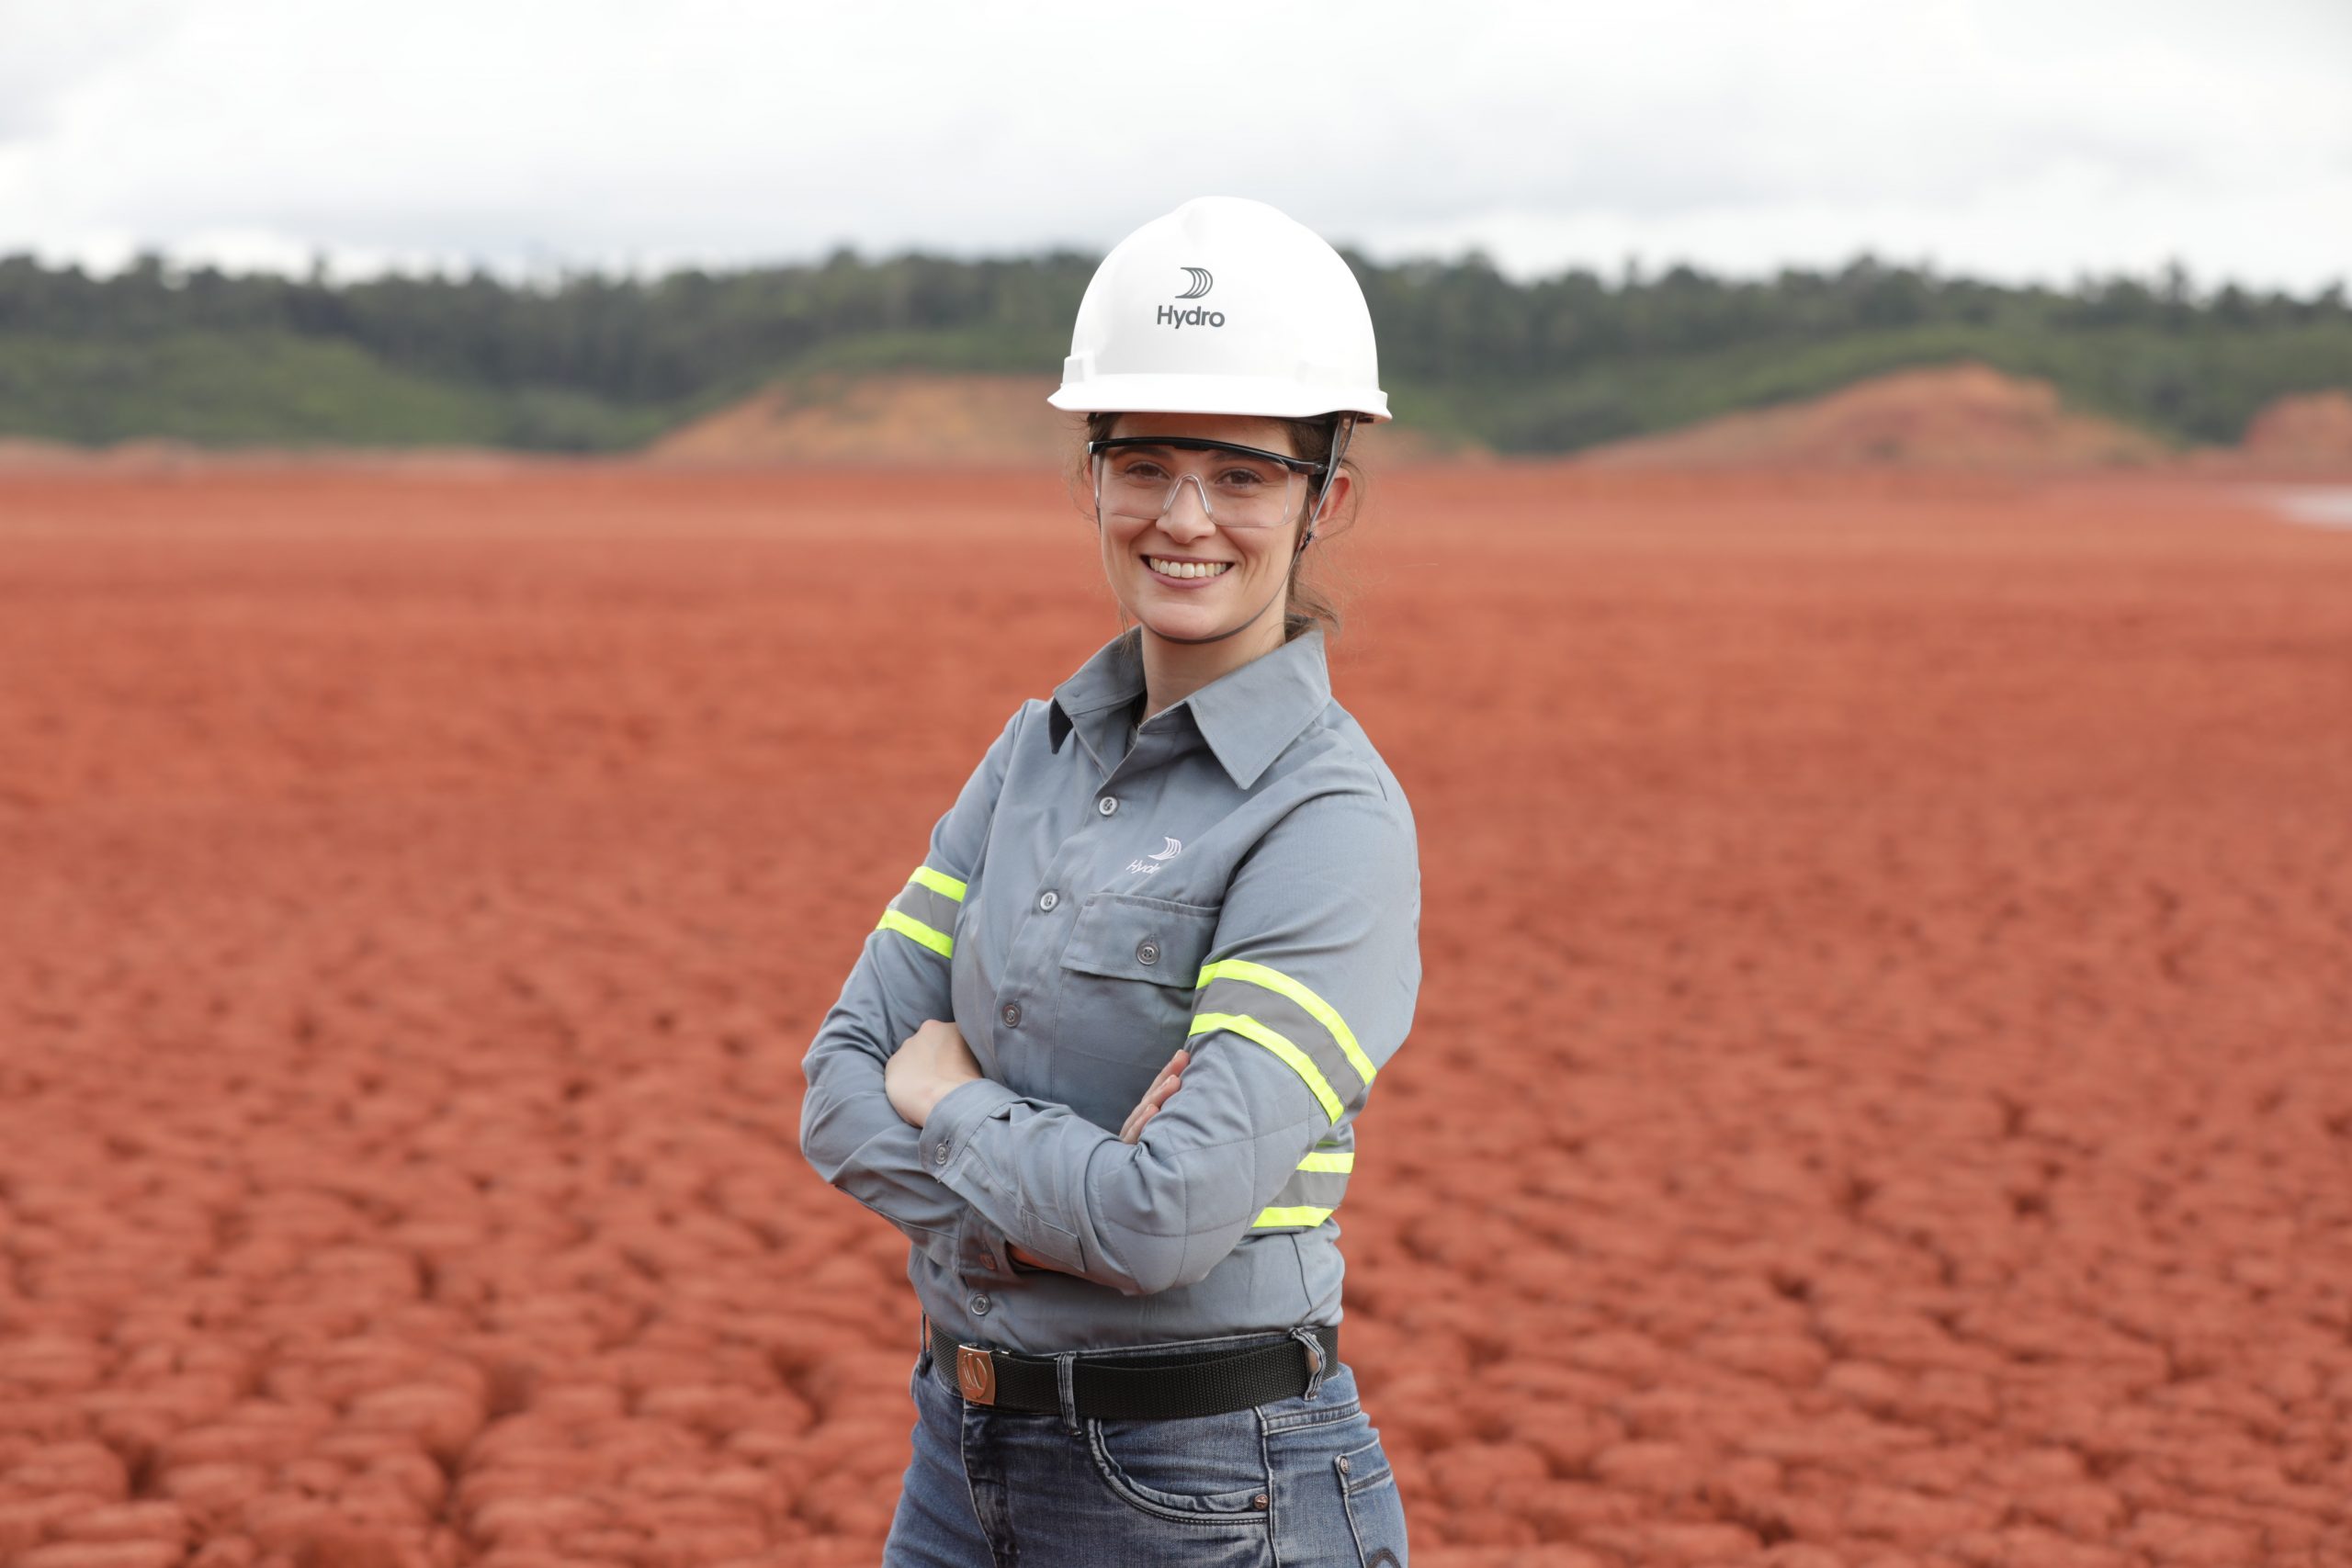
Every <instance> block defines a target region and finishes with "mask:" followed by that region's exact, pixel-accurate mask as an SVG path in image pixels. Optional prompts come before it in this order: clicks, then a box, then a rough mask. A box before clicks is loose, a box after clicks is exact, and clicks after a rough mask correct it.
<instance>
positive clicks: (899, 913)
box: [876, 882, 963, 958]
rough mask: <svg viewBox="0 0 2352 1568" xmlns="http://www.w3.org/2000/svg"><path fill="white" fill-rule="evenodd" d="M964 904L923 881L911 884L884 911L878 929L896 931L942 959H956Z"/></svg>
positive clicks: (902, 889)
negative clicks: (958, 919) (959, 917)
mask: <svg viewBox="0 0 2352 1568" xmlns="http://www.w3.org/2000/svg"><path fill="white" fill-rule="evenodd" d="M962 907H963V906H962V905H961V904H960V903H959V902H958V901H957V900H956V899H954V898H950V897H947V896H946V895H945V894H944V893H941V892H939V891H937V890H936V889H934V888H932V887H927V886H924V885H923V884H922V883H920V882H910V883H908V884H907V885H906V886H904V887H901V888H900V889H899V896H898V897H896V898H893V899H891V900H890V906H889V908H888V909H886V910H885V911H884V912H883V915H882V921H881V924H880V926H879V927H877V928H876V929H877V930H883V931H897V932H898V933H899V935H901V936H903V937H906V938H908V939H909V940H910V941H912V942H916V943H917V944H919V945H921V946H923V947H927V948H929V949H931V950H932V951H933V953H938V954H939V955H940V956H941V957H942V958H947V957H952V956H954V953H955V947H956V913H957V911H958V910H959V909H961V908H962Z"/></svg>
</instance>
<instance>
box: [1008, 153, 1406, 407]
mask: <svg viewBox="0 0 2352 1568" xmlns="http://www.w3.org/2000/svg"><path fill="white" fill-rule="evenodd" d="M1046 401H1047V402H1049V403H1051V404H1053V405H1054V407H1056V408H1057V409H1069V410H1072V411H1075V412H1080V413H1146V412H1148V413H1232V414H1258V415H1262V416H1264V417H1267V418H1271V419H1307V418H1312V417H1313V416H1315V415H1317V414H1328V413H1354V414H1361V415H1363V416H1364V417H1365V418H1367V419H1373V420H1385V419H1387V418H1389V417H1390V415H1389V412H1388V394H1387V393H1385V392H1384V391H1382V390H1381V389H1380V367H1379V363H1378V358H1377V356H1376V355H1375V354H1374V350H1373V341H1372V312H1371V310H1368V309H1366V308H1365V305H1364V302H1363V287H1362V286H1361V285H1359V284H1358V283H1357V282H1356V277H1355V274H1354V273H1352V272H1351V271H1349V270H1348V264H1347V263H1346V262H1345V261H1343V260H1342V259H1340V253H1339V252H1337V251H1335V250H1333V249H1332V248H1331V247H1330V245H1329V243H1326V242H1325V241H1324V239H1323V238H1322V236H1321V235H1319V234H1317V233H1316V232H1315V231H1313V230H1311V229H1309V228H1307V227H1306V225H1305V224H1302V223H1298V222H1295V221H1294V220H1291V219H1290V218H1287V217H1285V216H1283V214H1282V213H1281V212H1279V211H1277V210H1276V209H1273V208H1271V207H1269V206H1267V205H1266V204H1265V203H1264V202H1262V201H1246V200H1243V199H1242V198H1241V197H1230V196H1204V197H1199V198H1197V199H1196V200H1193V201H1188V202H1186V203H1185V204H1184V205H1183V206H1182V207H1180V208H1178V209H1176V210H1175V211H1173V212H1171V213H1170V214H1168V215H1167V216H1166V217H1165V218H1155V219H1153V220H1151V221H1150V222H1148V223H1147V224H1145V225H1144V226H1143V227H1142V228H1140V229H1138V230H1136V231H1135V232H1134V233H1132V234H1130V235H1128V236H1127V237H1126V238H1125V239H1124V240H1122V241H1120V242H1119V243H1118V244H1117V245H1115V246H1114V247H1113V248H1112V251H1111V254H1109V255H1107V256H1104V257H1103V265H1101V266H1099V267H1096V268H1095V269H1094V277H1093V280H1092V281H1091V282H1090V283H1089V284H1087V286H1086V298H1085V299H1081V300H1080V301H1079V306H1078V325H1077V326H1076V328H1075V329H1073V330H1072V332H1071V333H1070V339H1069V358H1068V359H1066V360H1064V361H1062V384H1061V389H1060V390H1059V391H1057V392H1056V393H1054V394H1053V395H1052V396H1051V397H1049V398H1047V399H1046Z"/></svg>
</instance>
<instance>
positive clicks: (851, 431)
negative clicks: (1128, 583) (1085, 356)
mask: <svg viewBox="0 0 2352 1568" xmlns="http://www.w3.org/2000/svg"><path fill="white" fill-rule="evenodd" d="M1054 387H1055V382H1053V381H1052V380H1050V379H1048V378H1044V377H1037V376H954V377H950V376H921V375H912V374H904V373H901V374H891V375H880V376H867V377H850V376H844V375H840V374H831V375H825V376H818V377H812V378H808V379H806V380H802V381H799V382H797V383H790V384H786V385H782V386H775V387H770V388H767V389H763V390H761V391H758V392H755V393H753V394H752V396H750V397H749V398H746V399H744V400H742V401H741V402H735V403H729V404H728V405H727V406H726V407H725V408H722V409H719V410H718V411H717V412H713V413H707V414H705V415H704V416H703V417H702V418H700V419H697V420H695V421H693V422H691V423H687V424H684V425H682V426H681V427H679V428H678V429H676V430H673V431H672V432H671V433H670V434H667V435H664V436H662V438H661V439H660V440H658V441H656V442H654V443H653V444H652V445H651V446H648V447H647V448H646V449H645V455H646V456H647V457H650V458H652V459H654V460H655V461H657V462H668V463H692V464H733V463H879V462H888V463H939V464H954V465H957V466H965V465H980V466H998V467H1005V468H1041V467H1047V466H1050V465H1052V464H1054V463H1056V462H1057V461H1067V460H1068V459H1069V456H1070V454H1071V452H1072V451H1073V450H1074V449H1075V448H1076V446H1077V443H1078V440H1079V421H1078V418H1077V416H1076V415H1073V414H1067V413H1063V412H1060V411H1059V410H1057V409H1054V408H1051V407H1049V406H1047V404H1046V394H1047V393H1049V392H1051V391H1052V390H1053V389H1054Z"/></svg>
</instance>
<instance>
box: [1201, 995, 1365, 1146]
mask: <svg viewBox="0 0 2352 1568" xmlns="http://www.w3.org/2000/svg"><path fill="white" fill-rule="evenodd" d="M1220 1029H1229V1030H1231V1031H1232V1032H1234V1033H1236V1034H1238V1035H1240V1036H1241V1037H1242V1038H1243V1039H1244V1040H1254V1041H1256V1042H1257V1043H1259V1044H1261V1045H1263V1046H1264V1047H1265V1048H1266V1049H1267V1050H1269V1051H1272V1053H1273V1054H1274V1055H1277V1056H1280V1057H1281V1058H1282V1059H1283V1061H1285V1062H1287V1063H1289V1064H1290V1070H1291V1071H1292V1072H1295V1073H1296V1074H1297V1075H1298V1076H1299V1077H1303V1078H1305V1079H1306V1087H1307V1088H1309V1089H1313V1090H1314V1091H1315V1098H1316V1099H1317V1100H1321V1101H1322V1102H1323V1109H1324V1110H1326V1111H1329V1112H1330V1113H1331V1120H1332V1121H1334V1122H1337V1121H1338V1120H1339V1119H1340V1112H1341V1111H1344V1110H1346V1109H1347V1107H1346V1106H1344V1105H1342V1104H1340V1097H1339V1096H1338V1095H1336V1094H1333V1093H1332V1092H1331V1085H1330V1082H1329V1080H1328V1079H1326V1078H1325V1077H1323V1071H1322V1069H1321V1068H1319V1067H1317V1066H1316V1065H1315V1061H1314V1058H1312V1057H1310V1056H1309V1055H1307V1054H1306V1052H1304V1051H1302V1050H1300V1049H1299V1048H1298V1047H1297V1046H1295V1045H1294V1044H1292V1043H1290V1042H1289V1041H1287V1040H1285V1039H1283V1037H1282V1036H1281V1035H1279V1034H1277V1033H1275V1032H1273V1031H1272V1030H1271V1029H1268V1028H1267V1027H1266V1026H1265V1025H1264V1024H1262V1023H1260V1022H1259V1021H1257V1020H1256V1019H1254V1018H1247V1017H1244V1016H1243V1015H1242V1014H1240V1013H1238V1012H1203V1013H1194V1014H1193V1027H1192V1028H1190V1029H1188V1030H1186V1031H1185V1032H1184V1035H1185V1038H1186V1039H1190V1038H1192V1037H1193V1035H1195V1034H1213V1033H1215V1032H1216V1031H1218V1030H1220Z"/></svg>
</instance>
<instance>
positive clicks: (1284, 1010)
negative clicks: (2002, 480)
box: [1193, 975, 1370, 1120]
mask: <svg viewBox="0 0 2352 1568" xmlns="http://www.w3.org/2000/svg"><path fill="white" fill-rule="evenodd" d="M1193 1011H1194V1012H1195V1013H1223V1014H1238V1015H1239V1016H1241V1017H1244V1018H1254V1019H1256V1020H1257V1021H1259V1022H1260V1023H1261V1024H1263V1025H1264V1026H1265V1027H1266V1028H1268V1029H1271V1030H1272V1031H1273V1032H1275V1033H1277V1034H1279V1035H1281V1036H1282V1037H1283V1039H1285V1040H1287V1041H1289V1042H1290V1043H1292V1044H1294V1045H1295V1046H1297V1047H1298V1048H1299V1049H1300V1050H1301V1051H1304V1052H1306V1055H1307V1059H1308V1060H1309V1061H1311V1062H1313V1063H1314V1064H1315V1066H1316V1067H1317V1070H1318V1071H1320V1072H1321V1073H1322V1075H1323V1082H1324V1083H1325V1084H1326V1085H1328V1086H1329V1088H1330V1089H1331V1092H1332V1093H1333V1094H1334V1095H1336V1096H1337V1097H1338V1098H1339V1100H1340V1102H1341V1103H1342V1104H1354V1103H1361V1102H1362V1101H1363V1096H1364V1091H1365V1089H1367V1088H1369V1087H1370V1086H1369V1085H1368V1084H1366V1082H1365V1081H1364V1078H1363V1075H1362V1074H1361V1073H1359V1072H1357V1071H1356V1069H1355V1066H1354V1065H1353V1064H1352V1063H1351V1062H1350V1061H1349V1060H1348V1056H1347V1053H1346V1052H1345V1051H1343V1050H1341V1049H1340V1043H1339V1041H1337V1040H1336V1039H1334V1038H1332V1035H1331V1032H1330V1031H1329V1030H1328V1029H1326V1028H1324V1027H1323V1024H1322V1022H1321V1021H1319V1020H1317V1018H1316V1017H1315V1015H1314V1014H1312V1013H1310V1012H1308V1011H1307V1010H1306V1009H1305V1008H1303V1007H1301V1006H1299V1004H1298V1003H1296V1002H1295V1001H1293V1000H1292V999H1291V998H1288V997H1286V996H1283V994H1282V993H1281V992H1280V991H1271V990H1268V989H1267V988H1266V987H1263V986H1260V985H1255V984H1253V983H1251V982H1250V981H1248V980H1236V979H1233V978H1230V977H1228V976H1223V975H1219V976H1215V977H1213V978H1212V979H1211V980H1210V981H1209V983H1208V984H1207V985H1205V986H1204V987H1201V988H1200V989H1199V990H1197V991H1195V992H1193ZM1310 1087H1312V1086H1311V1085H1310ZM1335 1120H1336V1118H1335Z"/></svg>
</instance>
